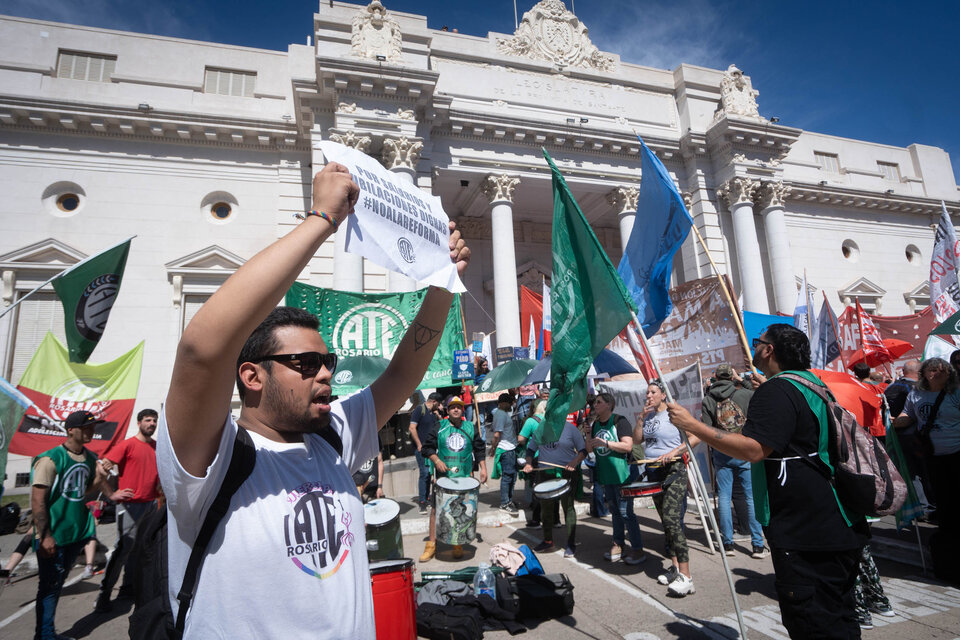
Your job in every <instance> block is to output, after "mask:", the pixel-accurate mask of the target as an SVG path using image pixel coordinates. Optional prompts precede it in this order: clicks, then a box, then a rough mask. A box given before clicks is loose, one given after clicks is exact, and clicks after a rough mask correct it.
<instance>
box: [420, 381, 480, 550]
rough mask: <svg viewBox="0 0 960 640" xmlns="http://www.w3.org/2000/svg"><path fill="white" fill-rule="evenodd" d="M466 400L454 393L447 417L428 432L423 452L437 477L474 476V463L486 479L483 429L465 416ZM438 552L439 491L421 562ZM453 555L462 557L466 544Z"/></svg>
mask: <svg viewBox="0 0 960 640" xmlns="http://www.w3.org/2000/svg"><path fill="white" fill-rule="evenodd" d="M463 407H464V404H463V400H461V399H460V397H459V396H453V397H452V398H450V400H449V401H448V402H447V417H446V418H444V419H443V420H441V421H440V424H439V425H438V426H437V428H436V430H434V431H433V432H431V433H429V434H427V435H426V437H425V439H424V440H423V448H422V449H421V454H422V455H423V456H424V457H425V458H429V459H430V461H431V462H433V468H434V471H435V472H436V475H437V477H438V478H442V477H444V476H446V477H449V478H466V477H469V476H470V475H471V472H472V471H473V466H474V464H479V466H480V482H481V483H484V482H486V481H487V462H486V460H485V459H484V456H483V454H484V450H485V448H486V443H484V441H483V438H482V437H480V429H478V428H477V427H476V426H475V425H474V424H473V423H472V422H470V421H468V420H464V419H463ZM436 552H437V493H436V491H433V492H431V501H430V535H429V538H428V540H427V544H426V545H425V546H424V549H423V555H421V556H420V562H428V561H429V560H430V559H431V558H433V556H434V555H435V554H436ZM453 557H454V558H456V559H460V558H462V557H463V547H461V545H456V546H454V548H453Z"/></svg>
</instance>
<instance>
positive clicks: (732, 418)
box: [714, 398, 747, 433]
mask: <svg viewBox="0 0 960 640" xmlns="http://www.w3.org/2000/svg"><path fill="white" fill-rule="evenodd" d="M714 422H715V423H716V425H717V426H718V427H720V428H721V429H723V430H724V431H729V432H730V433H740V432H741V431H743V425H745V424H746V423H747V414H745V413H744V412H743V409H741V408H740V405H738V404H737V403H736V402H734V401H733V398H724V399H723V400H721V401H720V402H718V403H717V419H716V420H715V421H714Z"/></svg>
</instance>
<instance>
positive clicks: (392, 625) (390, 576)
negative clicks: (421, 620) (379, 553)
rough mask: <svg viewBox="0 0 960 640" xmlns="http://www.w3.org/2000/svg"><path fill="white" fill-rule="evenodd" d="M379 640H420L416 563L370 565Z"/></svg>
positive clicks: (403, 561) (407, 561) (405, 561)
mask: <svg viewBox="0 0 960 640" xmlns="http://www.w3.org/2000/svg"><path fill="white" fill-rule="evenodd" d="M370 581H371V582H372V583H373V617H374V622H375V623H376V628H377V640H416V638H417V604H416V598H415V596H414V593H413V560H411V559H410V558H400V559H399V560H384V561H383V562H374V563H373V564H371V565H370Z"/></svg>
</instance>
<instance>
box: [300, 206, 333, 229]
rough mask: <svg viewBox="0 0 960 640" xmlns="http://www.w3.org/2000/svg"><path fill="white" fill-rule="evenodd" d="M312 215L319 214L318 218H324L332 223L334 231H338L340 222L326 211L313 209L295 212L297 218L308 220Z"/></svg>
mask: <svg viewBox="0 0 960 640" xmlns="http://www.w3.org/2000/svg"><path fill="white" fill-rule="evenodd" d="M310 216H317V217H318V218H323V219H324V220H326V221H327V222H329V223H330V226H331V227H333V230H334V232H336V230H337V227H338V226H339V223H338V222H337V221H336V220H334V219H333V217H332V216H330V215H329V214H327V213H326V212H324V211H318V210H312V211H307V212H306V213H297V214H294V217H295V218H296V219H297V220H306V219H307V218H309V217H310Z"/></svg>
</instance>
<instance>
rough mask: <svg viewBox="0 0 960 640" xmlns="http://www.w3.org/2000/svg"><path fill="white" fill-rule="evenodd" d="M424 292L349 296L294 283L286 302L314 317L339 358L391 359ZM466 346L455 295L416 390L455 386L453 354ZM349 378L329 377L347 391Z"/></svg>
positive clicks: (341, 373) (343, 374)
mask: <svg viewBox="0 0 960 640" xmlns="http://www.w3.org/2000/svg"><path fill="white" fill-rule="evenodd" d="M426 294H427V289H419V290H417V291H410V292H406V293H353V292H349V291H335V290H333V289H323V288H321V287H314V286H311V285H308V284H304V283H302V282H294V283H293V286H291V287H290V290H289V291H287V295H286V298H285V304H286V305H287V306H290V307H299V308H300V309H306V310H307V311H309V312H310V313H312V314H313V315H315V316H317V318H318V319H319V320H320V335H321V336H323V340H324V342H326V343H327V347H328V348H329V349H330V350H331V351H333V352H335V353H336V354H337V355H338V356H340V357H342V358H344V357H349V356H373V357H378V358H386V359H387V360H389V359H391V358H392V357H393V353H394V351H396V350H397V347H398V346H399V345H400V340H401V339H402V338H403V336H404V334H406V332H407V329H408V328H409V327H410V325H412V324H413V320H414V318H416V317H417V313H418V312H419V311H420V307H421V306H422V305H423V298H424V296H426ZM424 331H425V330H424ZM424 337H426V338H429V337H430V336H424ZM465 348H466V337H465V336H464V334H463V325H462V324H461V322H460V296H459V294H457V295H455V296H454V299H453V304H451V305H450V312H449V313H448V314H447V322H446V325H445V326H444V329H443V335H442V336H441V337H440V344H439V345H438V346H437V351H436V353H435V354H434V355H433V360H431V361H430V366H429V367H428V368H427V372H426V373H425V374H424V377H423V380H421V381H419V384H418V385H417V388H418V389H428V388H436V387H448V386H451V385H454V384H458V383H456V382H454V381H453V380H452V378H451V376H452V374H453V359H454V356H453V352H454V351H456V350H458V349H465ZM349 374H350V372H349V371H346V370H344V371H339V370H338V371H337V372H336V373H334V375H333V382H334V384H335V385H336V386H338V387H343V388H344V389H347V388H348V387H350V379H349ZM349 390H350V391H356V390H357V389H355V388H351V389H349Z"/></svg>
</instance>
